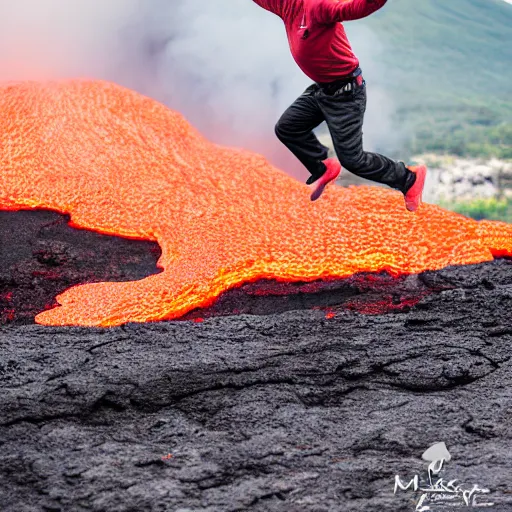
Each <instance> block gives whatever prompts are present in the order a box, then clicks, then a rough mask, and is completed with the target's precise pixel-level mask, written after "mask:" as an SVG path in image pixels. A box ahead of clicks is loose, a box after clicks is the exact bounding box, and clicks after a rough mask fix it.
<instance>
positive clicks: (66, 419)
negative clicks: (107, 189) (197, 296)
mask: <svg viewBox="0 0 512 512" xmlns="http://www.w3.org/2000/svg"><path fill="white" fill-rule="evenodd" d="M20 229H22V228H20ZM0 231H1V228H0ZM81 235H85V233H81ZM67 236H68V235H65V237H67ZM20 238H21V237H20ZM65 240H66V238H65V239H64V241H65ZM61 241H62V239H61ZM117 242H119V240H117ZM134 242H135V241H122V243H126V244H127V245H126V247H127V250H128V249H129V245H130V244H131V243H134ZM76 243H77V246H76V247H75V246H73V247H72V249H73V250H75V251H79V250H80V246H81V245H80V244H81V242H78V240H77V242H76ZM109 243H110V242H109ZM111 243H112V244H113V246H112V247H111V249H110V250H112V251H116V250H118V248H117V249H116V247H114V246H115V244H116V240H115V239H114V240H112V241H111ZM119 243H121V242H119ZM137 243H138V242H137ZM118 247H119V246H118ZM96 248H97V249H98V246H96ZM147 250H148V246H146V247H145V248H142V249H141V252H140V256H139V260H138V261H139V262H140V266H137V268H138V269H139V270H137V272H141V269H142V270H143V271H147V272H151V268H152V269H153V270H154V269H155V267H154V264H155V259H154V258H153V260H151V259H147V258H148V257H149V256H148V254H149V255H151V254H152V253H147ZM145 251H146V253H147V254H146V256H144V254H145ZM53 252H54V251H53ZM3 254H4V253H2V258H3V257H4V256H3ZM105 254H108V251H106V252H105ZM127 254H130V253H129V250H128V252H127ZM57 257H58V255H57ZM44 258H46V257H44ZM32 259H33V253H29V252H27V259H26V261H29V260H32ZM2 261H6V260H2ZM16 261H18V262H19V261H20V260H16ZM16 261H12V262H11V263H10V264H9V268H13V266H12V265H14V266H16V265H17V263H16ZM111 261H112V262H113V263H112V264H113V265H114V267H115V261H114V260H111ZM41 264H43V265H46V264H47V263H41ZM137 265H139V264H137ZM62 266H64V265H61V267H59V268H62ZM101 266H103V265H100V267H101ZM72 268H73V266H72V265H71V266H70V267H69V269H72ZM156 271H158V270H156ZM116 272H121V270H120V269H117V270H116ZM141 273H143V272H141ZM14 277H15V278H16V276H14ZM106 277H107V278H108V277H109V276H108V275H107V276H106ZM9 279H11V281H12V275H10V276H9ZM21 282H23V281H21ZM346 284H347V283H345V284H340V283H339V282H338V283H336V282H332V283H330V284H328V286H327V288H325V289H315V288H314V286H313V288H307V286H306V285H304V284H302V285H301V284H298V285H295V288H294V289H293V291H294V293H295V292H296V293H295V295H296V296H297V297H302V298H301V299H300V300H297V302H294V303H291V304H290V303H288V305H287V307H285V306H286V304H285V302H283V300H284V299H283V297H286V295H285V296H282V295H276V294H277V293H281V292H283V290H281V289H278V287H277V288H276V286H277V285H276V284H275V283H262V284H261V285H260V288H258V287H257V286H256V285H251V286H249V287H248V288H245V291H246V292H248V294H249V295H250V294H251V293H252V294H253V295H252V298H251V299H250V301H252V302H250V306H244V307H247V308H249V307H251V308H253V309H254V308H260V309H261V312H263V313H267V314H265V315H264V316H252V315H248V314H238V315H234V316H222V317H211V318H208V315H209V313H208V312H202V316H203V318H204V321H200V322H198V321H197V318H196V321H180V322H161V323H148V324H127V325H124V326H122V327H116V328H112V329H91V328H76V327H61V328H54V327H43V326H38V325H19V324H18V323H11V324H9V325H4V326H2V327H0V386H1V388H0V391H1V392H0V510H1V511H2V512H4V511H6V512H36V511H62V512H68V511H72V512H74V511H95V512H100V511H101V512H103V511H107V512H121V511H122V512H128V511H130V512H143V511H180V512H185V511H189V512H190V511H193V512H197V511H208V512H217V511H242V510H251V511H293V512H295V511H297V512H301V511H316V512H320V511H340V512H342V511H343V512H352V511H354V512H356V511H357V512H359V511H361V512H362V511H365V512H382V511H385V512H388V511H389V512H401V511H403V512H406V511H407V512H410V511H413V510H414V509H415V507H416V504H417V502H418V499H419V497H420V493H419V492H417V493H414V492H412V491H407V492H399V493H397V495H394V493H393V489H394V481H395V475H400V477H401V478H402V480H403V481H404V482H405V481H407V482H409V480H411V479H412V478H413V476H414V475H415V474H419V475H420V478H421V483H422V485H423V486H424V485H426V469H427V464H428V463H426V462H425V461H423V460H421V455H422V453H423V452H424V451H425V450H426V449H427V448H428V447H429V446H431V445H432V444H434V443H437V442H445V443H446V445H447V447H448V450H449V452H450V454H451V456H452V460H451V461H450V462H449V463H447V465H446V468H445V469H444V470H443V472H442V474H441V475H440V476H442V477H443V478H444V479H445V480H446V481H448V480H452V479H457V480H458V483H459V484H461V485H462V486H463V487H464V488H469V489H470V488H472V486H473V485H475V484H476V485H478V486H479V487H481V488H488V489H489V490H490V493H489V494H488V495H483V496H479V497H478V501H479V502H485V501H489V502H494V503H495V506H494V507H491V508H481V507H475V508H472V509H470V510H475V511H479V512H481V511H482V510H489V511H493V512H507V511H508V512H510V511H511V510H512V457H511V454H512V392H511V389H512V359H511V342H512V320H511V310H512V261H511V260H506V259H502V260H497V261H494V262H490V263H484V264H480V265H472V266H465V267H453V268H448V269H445V270H442V271H438V272H427V273H423V274H421V275H420V276H409V277H408V278H404V279H402V280H397V281H391V280H390V278H389V277H386V276H385V275H380V276H373V277H371V278H370V276H354V278H353V279H352V280H351V281H350V282H349V286H345V285H346ZM38 286H39V285H38ZM43 288H44V286H42V288H41V289H43ZM241 290H242V289H238V290H237V291H233V292H232V294H234V295H232V296H231V298H230V297H229V296H226V297H227V298H226V297H224V298H223V299H222V300H224V301H227V302H228V303H229V304H228V306H229V307H228V306H226V308H219V307H218V306H217V307H218V310H217V311H213V310H212V311H210V313H211V314H226V312H228V311H229V308H231V307H235V306H236V304H237V303H238V302H239V301H242V303H243V294H242V293H241ZM258 290H260V291H261V290H263V295H261V293H259V292H258ZM290 290H292V288H289V289H288V291H290ZM285 291H286V290H285ZM308 292H309V293H308ZM310 293H313V295H314V294H316V296H315V300H313V299H311V296H310V295H309V294H310ZM336 293H338V294H339V297H337V298H336V300H334V299H332V300H329V297H332V294H336ZM236 294H238V295H236ZM255 296H259V297H260V298H261V300H263V301H266V302H265V306H261V304H263V303H262V302H258V301H257V300H256V299H255ZM404 297H405V299H404ZM248 300H249V299H248ZM274 300H275V301H277V302H275V304H277V305H278V306H276V310H277V311H281V310H285V309H289V308H290V307H292V308H299V307H300V308H309V309H302V310H297V309H295V310H290V311H284V312H282V313H279V314H268V313H270V308H271V307H272V304H273V302H272V301H274ZM402 302H403V303H402ZM246 304H249V303H248V302H247V303H246ZM382 304H384V306H385V307H383V306H382ZM315 305H316V307H317V308H316V309H311V308H313V307H315ZM326 306H328V309H327V310H326V309H325V308H326ZM348 306H350V307H348ZM214 308H215V306H214ZM379 308H380V309H379ZM381 310H382V311H387V312H386V313H381V314H371V315H365V314H361V313H360V311H370V312H379V311H381ZM196 313H197V315H199V312H196ZM197 315H196V316H197ZM457 504H458V502H457ZM457 509H461V508H460V507H457ZM432 510H436V508H435V505H432ZM439 510H443V509H439ZM445 510H446V508H445Z"/></svg>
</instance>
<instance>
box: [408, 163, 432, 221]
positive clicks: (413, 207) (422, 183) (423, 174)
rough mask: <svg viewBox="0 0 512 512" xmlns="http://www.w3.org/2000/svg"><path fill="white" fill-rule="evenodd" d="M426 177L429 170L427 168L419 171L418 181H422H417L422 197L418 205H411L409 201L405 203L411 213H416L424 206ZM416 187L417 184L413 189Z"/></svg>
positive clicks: (417, 174)
mask: <svg viewBox="0 0 512 512" xmlns="http://www.w3.org/2000/svg"><path fill="white" fill-rule="evenodd" d="M426 177H427V169H426V168H423V169H422V170H421V171H417V173H416V180H420V181H419V182H418V181H417V183H418V184H419V185H420V197H419V199H418V203H417V204H416V203H414V204H411V203H408V202H407V201H406V202H405V207H406V208H407V210H409V211H410V212H415V211H416V210H417V209H418V208H419V207H420V206H421V205H422V204H423V189H424V188H425V179H426ZM415 186H416V183H414V185H413V187H415Z"/></svg>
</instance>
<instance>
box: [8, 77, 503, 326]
mask: <svg viewBox="0 0 512 512" xmlns="http://www.w3.org/2000/svg"><path fill="white" fill-rule="evenodd" d="M248 122H250V120H248ZM0 129H1V132H0V144H1V153H0V173H1V180H0V209H7V210H18V209H26V208H47V209H52V210H57V211H59V212H63V213H69V214H70V215H71V223H72V225H73V226H75V227H80V228H87V229H91V230H96V231H98V232H101V233H106V234H111V235H121V236H125V237H134V238H141V239H148V240H156V241H157V242H158V243H159V244H160V246H161V248H162V256H161V258H160V260H159V266H161V267H162V268H163V269H164V271H163V272H162V273H160V274H158V275H153V276H150V277H147V278H145V279H142V280H140V281H136V282H122V283H95V284H87V285H81V286H75V287H72V288H70V289H68V290H66V291H65V292H64V293H62V294H61V295H59V296H58V297H57V300H58V302H59V303H60V304H61V305H62V306H61V307H57V308H54V309H52V310H49V311H45V312H44V313H41V314H39V315H38V316H37V317H36V321H37V322H38V323H40V324H46V325H82V326H114V325H120V324H123V323H126V322H147V321H156V320H163V319H173V318H177V317H180V316H182V315H183V314H185V313H186V312H188V311H190V310H191V309H194V308H197V307H201V306H207V305H209V304H211V303H212V302H213V301H214V299H215V298H216V297H218V296H219V294H221V293H222V292H224V291H225V290H227V289H228V288H231V287H234V286H236V285H239V284H241V283H243V282H247V281H255V280H258V279H261V278H271V279H272V278H274V279H278V280H285V281H299V280H300V281H312V280H316V279H319V278H324V279H327V278H339V277H344V276H349V275H352V274H354V273H356V272H363V271H370V272H371V271H380V270H388V271H389V272H391V273H392V274H400V273H417V272H421V271H423V270H427V269H432V270H433V269H439V268H442V267H445V266H447V265H452V264H469V263H477V262H482V261H487V260H491V259H492V258H493V254H494V255H512V226H511V225H508V224H504V223H497V222H480V223H478V222H475V221H472V220H470V219H467V218H465V217H462V216H460V215H456V214H454V213H450V212H448V211H445V210H443V209H441V208H438V207H436V206H431V205H424V206H423V207H422V208H421V209H420V210H419V211H418V212H417V213H416V214H411V213H409V212H407V211H406V209H405V207H404V201H403V198H402V196H401V194H399V193H398V192H395V191H391V190H389V189H382V188H374V187H357V188H356V187H352V188H350V189H342V188H339V187H331V188H330V189H329V190H327V191H326V193H325V195H324V197H322V199H321V200H320V201H318V202H316V203H311V202H310V200H309V191H308V188H307V187H306V186H305V185H303V184H301V183H298V182H297V181H295V180H294V179H292V178H290V177H288V176H287V175H286V174H285V173H283V172H281V171H280V170H278V169H276V168H274V167H272V166H271V165H270V164H269V163H268V162H267V161H266V160H265V158H263V157H262V156H259V155H256V154H253V153H250V152H248V151H243V150H238V149H230V148H224V147H220V146H217V145H214V144H212V143H210V142H209V141H207V140H206V139H204V138H203V137H202V136H201V135H200V134H199V133H198V132H197V131H196V130H195V129H194V128H192V127H191V126H190V125H189V124H188V123H187V122H186V121H185V119H184V118H183V117H182V116H181V115H180V114H177V113H176V112H173V111H171V110H169V109H168V108H166V107H165V106H163V105H161V104H159V103H157V102H156V101H154V100H152V99H149V98H146V97H143V96H141V95H139V94H137V93H135V92H132V91H129V90H127V89H124V88H121V87H119V86H117V85H114V84H111V83H105V82H99V81H72V82H59V83H46V84H41V83H35V82H30V83H18V84H10V85H9V84H7V85H3V86H0Z"/></svg>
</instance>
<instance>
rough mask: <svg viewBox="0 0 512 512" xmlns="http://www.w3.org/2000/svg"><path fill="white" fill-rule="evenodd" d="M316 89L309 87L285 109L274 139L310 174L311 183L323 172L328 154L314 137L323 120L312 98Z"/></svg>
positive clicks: (327, 150)
mask: <svg viewBox="0 0 512 512" xmlns="http://www.w3.org/2000/svg"><path fill="white" fill-rule="evenodd" d="M316 89H317V86H316V84H313V85H311V86H310V87H308V88H307V89H306V90H305V91H304V92H303V93H302V95H301V96H299V98H297V99H296V100H295V101H294V102H293V104H292V105H290V106H289V107H288V108H287V109H286V111H285V112H284V113H283V115H282V116H281V118H280V119H279V121H278V122H277V124H276V127H275V132H276V135H277V138H278V139H279V140H280V141H281V142H282V143H283V144H284V145H285V146H286V147H287V148H288V149H289V150H290V151H291V152H292V153H293V154H294V155H295V156H296V157H297V158H298V159H299V160H300V162H301V163H302V164H303V165H304V167H306V169H307V170H308V171H309V172H310V173H311V175H312V176H311V178H310V179H309V180H308V182H310V183H311V182H312V181H313V180H315V179H317V178H319V177H320V176H321V175H322V174H323V173H324V172H325V165H324V164H323V163H322V161H323V160H325V159H326V158H327V155H328V152H329V149H328V148H326V147H325V146H324V145H322V144H321V143H320V141H319V140H318V139H317V137H316V135H315V134H314V133H313V129H314V128H316V127H317V126H318V125H319V124H320V123H322V122H323V121H324V120H325V119H324V115H323V113H322V110H321V109H320V108H319V106H318V104H317V101H316V98H315V95H314V92H315V91H316Z"/></svg>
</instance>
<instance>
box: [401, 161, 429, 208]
mask: <svg viewBox="0 0 512 512" xmlns="http://www.w3.org/2000/svg"><path fill="white" fill-rule="evenodd" d="M408 169H409V170H410V171H412V172H413V173H414V174H416V181H415V182H414V185H413V186H412V187H411V188H410V189H409V190H408V191H407V193H406V194H405V207H406V208H407V209H408V210H409V211H410V212H415V211H416V210H417V209H418V208H419V206H420V205H421V196H422V194H423V188H424V187H425V178H426V176H427V168H426V166H424V165H413V166H411V167H408Z"/></svg>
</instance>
